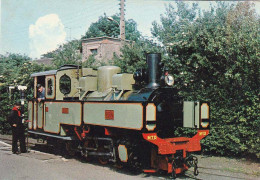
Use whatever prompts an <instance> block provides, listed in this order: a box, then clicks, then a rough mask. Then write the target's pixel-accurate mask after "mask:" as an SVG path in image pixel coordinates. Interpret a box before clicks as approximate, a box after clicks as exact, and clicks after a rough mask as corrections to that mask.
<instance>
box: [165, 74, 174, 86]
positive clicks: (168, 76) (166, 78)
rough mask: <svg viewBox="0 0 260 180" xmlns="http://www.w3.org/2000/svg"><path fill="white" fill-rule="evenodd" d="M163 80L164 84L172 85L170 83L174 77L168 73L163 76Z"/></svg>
mask: <svg viewBox="0 0 260 180" xmlns="http://www.w3.org/2000/svg"><path fill="white" fill-rule="evenodd" d="M164 81H165V84H166V85H167V86H172V85H173V84H174V78H173V76H172V75H170V74H167V75H166V76H165V78H164Z"/></svg>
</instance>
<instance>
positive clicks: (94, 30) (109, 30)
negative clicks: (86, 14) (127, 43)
mask: <svg viewBox="0 0 260 180" xmlns="http://www.w3.org/2000/svg"><path fill="white" fill-rule="evenodd" d="M111 17H112V18H113V19H114V21H109V20H108V19H107V18H108V17H107V16H106V14H104V15H103V16H100V17H99V19H98V21H97V22H95V23H92V24H91V25H90V27H89V29H88V31H87V32H86V34H85V36H83V37H82V39H86V38H94V37H103V36H108V37H118V35H120V27H119V24H118V23H119V22H120V16H119V15H118V14H116V15H113V16H111ZM115 21H117V22H118V23H117V22H115ZM125 35H126V39H127V40H132V41H137V40H138V39H139V38H140V36H141V34H140V32H139V31H138V30H137V24H136V22H135V21H134V20H132V19H129V20H126V21H125Z"/></svg>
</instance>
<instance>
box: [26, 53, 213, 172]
mask: <svg viewBox="0 0 260 180" xmlns="http://www.w3.org/2000/svg"><path fill="white" fill-rule="evenodd" d="M146 61H147V68H146V69H139V70H137V71H136V72H135V73H134V74H127V73H121V69H120V68H119V67H116V66H103V67H99V68H98V69H97V70H94V69H91V68H81V67H80V66H76V65H64V66H62V67H60V69H58V70H51V71H45V72H38V73H34V74H32V75H31V77H32V78H34V99H32V100H30V101H29V102H28V116H29V124H28V126H29V127H28V128H29V134H30V136H32V137H34V138H38V139H43V140H47V142H48V143H51V142H57V141H61V142H64V144H65V148H66V150H67V151H68V152H69V153H70V154H74V153H75V152H81V154H82V155H83V156H85V157H86V158H89V157H97V158H98V160H99V162H100V163H101V164H106V163H108V162H112V163H115V164H117V165H118V166H128V167H132V168H135V169H140V170H142V171H143V172H146V173H154V172H158V171H165V172H166V173H169V174H172V175H173V176H176V174H179V173H182V172H185V171H186V170H188V169H189V168H190V167H191V166H193V167H194V174H195V175H197V174H198V169H197V158H196V157H195V156H192V155H190V152H194V151H200V150H201V145H200V140H201V139H202V138H204V137H205V136H207V135H208V134H209V125H210V117H209V104H208V103H207V102H200V101H183V99H182V98H180V97H179V96H178V92H177V90H176V89H175V88H174V87H173V84H174V78H173V76H172V75H170V74H169V73H168V70H167V68H166V67H164V65H163V64H162V63H161V55H160V54H147V57H146ZM37 84H41V85H43V86H44V87H45V100H44V101H40V102H39V101H38V100H37ZM177 127H189V128H197V129H198V130H197V134H195V135H194V136H193V137H191V138H188V137H175V136H174V131H175V130H176V128H177Z"/></svg>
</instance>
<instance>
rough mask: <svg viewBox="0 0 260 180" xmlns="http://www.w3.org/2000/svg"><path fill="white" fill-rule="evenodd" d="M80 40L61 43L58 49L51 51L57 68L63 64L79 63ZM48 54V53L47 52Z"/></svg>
mask: <svg viewBox="0 0 260 180" xmlns="http://www.w3.org/2000/svg"><path fill="white" fill-rule="evenodd" d="M80 48H81V41H80V40H72V41H70V42H67V43H65V44H63V45H61V46H60V47H59V48H58V49H56V50H55V51H53V52H52V57H53V64H54V65H55V66H56V67H57V68H59V67H60V66H62V65H65V64H77V65H78V64H79V63H80V61H81V56H80ZM47 54H48V56H50V53H47Z"/></svg>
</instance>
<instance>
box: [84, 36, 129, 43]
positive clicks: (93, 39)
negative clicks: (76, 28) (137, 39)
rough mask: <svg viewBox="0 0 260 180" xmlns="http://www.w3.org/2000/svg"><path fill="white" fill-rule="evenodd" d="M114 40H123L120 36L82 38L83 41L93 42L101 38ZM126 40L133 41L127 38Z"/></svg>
mask: <svg viewBox="0 0 260 180" xmlns="http://www.w3.org/2000/svg"><path fill="white" fill-rule="evenodd" d="M106 39H108V40H113V41H119V42H120V41H121V39H120V38H113V37H108V36H103V37H94V38H87V39H82V42H93V41H100V40H106ZM125 41H126V42H131V41H130V40H125Z"/></svg>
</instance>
